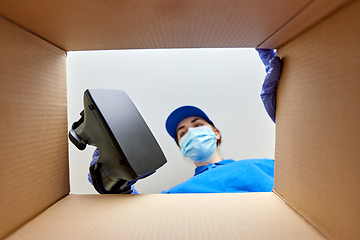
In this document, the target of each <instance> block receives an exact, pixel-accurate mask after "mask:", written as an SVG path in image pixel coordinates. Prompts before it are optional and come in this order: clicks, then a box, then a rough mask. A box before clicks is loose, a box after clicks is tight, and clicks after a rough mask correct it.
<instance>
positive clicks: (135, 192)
mask: <svg viewBox="0 0 360 240" xmlns="http://www.w3.org/2000/svg"><path fill="white" fill-rule="evenodd" d="M98 159H99V150H98V149H97V148H96V149H95V151H94V153H93V155H92V160H91V162H90V166H92V165H94V164H96V163H97V160H98ZM154 172H155V171H154ZM154 172H152V173H154ZM152 173H150V174H145V175H143V176H140V177H138V178H137V179H135V180H131V181H129V182H128V184H127V187H128V186H131V190H132V191H131V194H140V193H139V192H138V191H136V189H135V186H134V184H135V183H136V182H137V180H139V179H142V178H145V177H147V176H149V175H151V174H152ZM88 180H89V182H90V183H91V185H93V183H92V180H91V175H90V172H89V173H88Z"/></svg>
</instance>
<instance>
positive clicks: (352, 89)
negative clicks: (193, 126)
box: [0, 0, 360, 239]
mask: <svg viewBox="0 0 360 240" xmlns="http://www.w3.org/2000/svg"><path fill="white" fill-rule="evenodd" d="M0 15H1V17H0V49H1V54H0V63H1V64H0V81H1V88H0V93H1V94H0V96H1V106H2V110H3V111H1V115H0V121H1V125H0V126H1V127H0V130H1V134H2V138H1V140H0V141H1V142H0V150H1V160H0V162H1V165H0V166H1V168H0V181H1V183H2V188H1V189H2V190H1V195H0V206H1V209H0V211H1V217H0V224H1V228H0V238H5V237H9V238H10V239H24V238H25V239H54V238H55V239H56V238H57V239H59V238H61V239H85V238H86V239H92V238H101V239H107V238H108V239H112V238H115V237H119V238H124V239H140V238H141V239H144V238H145V239H149V238H155V239H168V238H172V239H195V238H196V239H199V238H200V239H201V238H205V237H206V238H208V239H239V238H244V239H321V238H324V237H327V238H329V239H359V238H360V233H359V229H358V226H360V220H359V216H360V210H359V209H360V208H359V206H358V204H357V203H358V202H360V196H359V192H360V191H359V190H360V189H359V188H360V179H359V176H360V175H359V172H360V165H359V162H358V161H357V159H356V157H357V156H359V155H360V152H359V151H360V146H359V144H360V139H359V136H360V128H359V124H358V123H359V119H360V112H359V111H360V108H359V107H358V106H359V103H360V95H359V92H360V82H359V77H358V74H357V70H358V69H360V66H359V61H358V56H359V55H360V49H359V44H358V43H359V40H360V29H359V22H360V19H359V16H360V2H359V1H346V0H338V1H331V2H329V1H325V0H298V1H287V0H278V1H275V0H274V1H268V0H259V1H230V0H224V1H214V0H210V1H205V0H200V1H190V0H184V1H181V0H170V1H163V0H147V1H145V0H135V1H95V0H87V1H85V0H79V1H69V0H64V1H61V2H60V1H44V0H34V1H32V2H31V4H30V3H29V1H24V0H19V1H11V0H0ZM258 46H261V47H267V48H279V51H278V52H279V55H280V56H282V57H283V58H284V69H283V73H282V76H281V79H280V84H279V87H278V96H277V104H278V105H277V117H276V118H277V124H276V151H275V152H276V156H275V188H274V192H272V193H254V194H198V195H187V194H186V195H160V194H154V195H139V196H121V195H112V196H111V195H110V196H105V195H69V181H68V178H69V174H68V159H67V158H68V155H67V142H68V140H67V131H68V129H67V116H66V115H67V112H66V79H65V76H66V51H70V50H71V51H79V50H85V49H86V50H96V49H136V48H184V47H187V48H190V47H258ZM98 234H101V235H98Z"/></svg>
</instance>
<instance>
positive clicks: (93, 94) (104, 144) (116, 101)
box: [69, 89, 167, 194]
mask: <svg viewBox="0 0 360 240" xmlns="http://www.w3.org/2000/svg"><path fill="white" fill-rule="evenodd" d="M80 116H81V117H80V119H79V120H78V121H77V122H74V123H73V124H72V127H71V129H70V131H69V139H70V141H71V142H72V143H73V144H74V145H75V146H76V147H77V148H78V149H79V150H84V149H85V148H86V145H87V144H89V145H92V146H96V147H97V148H98V150H99V158H98V161H97V163H96V164H94V165H92V166H91V167H90V175H91V180H92V182H93V186H94V188H95V189H96V191H97V192H99V193H101V194H114V193H131V185H132V184H134V183H135V182H136V181H137V180H139V179H141V178H145V177H147V176H149V175H151V174H153V173H154V172H155V171H156V170H157V169H158V168H160V167H161V166H162V165H164V164H165V163H166V162H167V161H166V158H165V156H164V154H163V152H162V150H161V148H160V146H159V144H158V143H157V141H156V139H155V138H154V136H153V134H152V133H151V131H150V129H149V128H148V126H147V124H146V123H145V121H144V119H143V118H142V116H141V115H140V113H139V111H138V110H137V108H136V106H135V105H134V103H133V102H132V101H131V99H130V98H129V96H128V95H127V94H126V93H125V92H124V91H121V90H112V89H88V90H86V91H85V93H84V110H83V111H82V112H81V113H80Z"/></svg>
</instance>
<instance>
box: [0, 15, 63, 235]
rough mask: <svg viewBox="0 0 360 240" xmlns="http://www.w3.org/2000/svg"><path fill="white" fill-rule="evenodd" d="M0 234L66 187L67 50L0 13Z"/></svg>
mask: <svg viewBox="0 0 360 240" xmlns="http://www.w3.org/2000/svg"><path fill="white" fill-rule="evenodd" d="M0 36H1V37H0V52H1V54H0V86H1V87H0V99H1V113H0V122H1V124H0V133H1V138H0V153H1V157H0V159H1V160H0V162H1V168H0V182H1V190H0V191H1V192H0V213H1V214H0V226H1V228H0V238H3V237H4V236H6V235H7V234H9V233H10V232H12V231H14V230H15V229H17V228H18V227H20V226H21V225H22V224H24V223H25V222H27V221H29V220H30V219H32V218H33V217H35V216H36V215H37V214H39V213H40V212H42V211H43V210H44V209H46V208H47V207H49V206H50V205H52V204H53V203H54V202H56V201H57V200H59V199H60V198H61V197H63V196H65V195H66V194H68V192H69V167H68V164H69V163H68V159H67V156H68V155H67V151H68V149H67V131H66V129H67V117H66V116H67V108H66V107H67V106H66V54H65V52H64V51H63V50H60V49H58V48H57V47H55V46H53V45H51V44H49V43H48V42H46V41H44V40H42V39H40V38H38V37H36V36H34V35H33V34H31V33H29V32H27V31H25V30H23V29H21V28H19V27H18V26H16V25H14V24H11V23H9V22H8V21H7V20H4V19H3V18H1V17H0Z"/></svg>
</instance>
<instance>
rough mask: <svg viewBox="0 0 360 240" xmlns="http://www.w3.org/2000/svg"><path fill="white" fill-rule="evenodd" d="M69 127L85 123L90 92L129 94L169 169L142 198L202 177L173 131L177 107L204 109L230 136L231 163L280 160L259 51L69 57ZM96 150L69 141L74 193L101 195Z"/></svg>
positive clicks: (223, 150) (225, 152)
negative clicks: (93, 174)
mask: <svg viewBox="0 0 360 240" xmlns="http://www.w3.org/2000/svg"><path fill="white" fill-rule="evenodd" d="M67 59H68V60H67V68H68V70H67V79H68V126H69V129H70V127H71V124H72V123H73V122H74V121H77V120H78V119H79V117H80V115H79V113H80V112H81V111H82V110H83V93H84V91H85V90H86V89H89V88H108V89H109V88H110V89H120V90H124V91H125V92H126V93H127V94H128V95H129V97H130V98H131V99H132V101H133V102H134V103H135V105H136V106H137V108H138V110H139V112H140V113H141V115H142V116H143V118H144V120H145V121H146V123H147V124H148V126H149V128H150V130H151V131H152V133H153V134H154V136H155V138H156V139H157V141H158V143H159V145H160V147H161V148H162V150H163V152H164V154H165V156H166V158H167V160H168V162H167V163H166V164H165V165H164V166H163V167H161V168H160V169H158V170H157V172H156V173H155V174H153V175H152V176H150V177H148V178H146V179H143V180H140V181H138V182H137V183H136V184H135V188H136V189H137V190H138V191H139V192H140V193H160V192H161V191H163V190H167V189H169V188H170V187H172V186H175V185H177V184H179V183H181V182H183V181H185V180H186V179H188V178H190V177H192V176H193V174H194V169H195V166H194V165H193V164H192V163H191V162H189V161H187V160H185V159H184V158H183V157H182V155H181V154H180V151H179V148H178V147H177V145H176V144H175V142H174V140H173V139H172V138H171V137H170V136H169V135H168V134H167V132H166V130H165V120H166V118H167V116H168V115H169V114H170V113H171V112H172V111H173V110H174V109H175V108H177V107H179V106H182V105H194V106H197V107H199V108H201V109H202V110H203V111H205V113H206V114H207V115H208V116H209V118H210V119H211V120H212V121H213V122H214V123H215V125H216V127H217V128H219V130H220V131H221V134H222V145H221V146H220V154H221V156H222V157H223V158H224V159H229V158H230V159H234V160H241V159H248V158H274V150H275V124H274V123H273V122H272V121H271V119H270V118H269V117H268V115H267V113H266V111H265V109H264V107H263V104H262V102H261V99H260V93H261V86H262V83H263V80H264V77H265V70H264V66H263V64H262V62H261V60H260V58H259V56H258V54H257V52H256V51H255V50H254V49H229V48H228V49H158V50H118V51H88V52H69V53H68V58H67ZM94 149H95V148H94V147H93V146H87V148H86V149H85V150H84V151H79V150H78V149H77V148H76V147H75V146H74V145H73V144H72V143H71V142H70V141H69V162H70V187H71V193H96V191H95V190H94V189H93V187H92V185H90V183H89V182H88V180H87V173H88V168H89V163H90V161H91V156H92V153H93V151H94Z"/></svg>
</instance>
